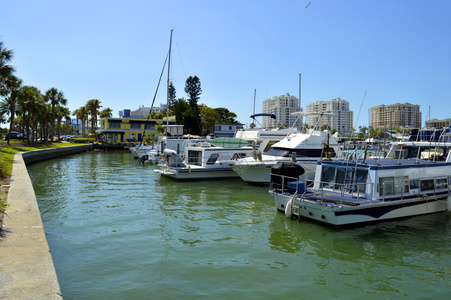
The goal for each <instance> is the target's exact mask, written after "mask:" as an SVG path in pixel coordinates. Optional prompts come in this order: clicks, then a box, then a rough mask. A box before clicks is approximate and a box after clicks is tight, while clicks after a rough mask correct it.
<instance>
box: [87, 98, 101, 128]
mask: <svg viewBox="0 0 451 300" xmlns="http://www.w3.org/2000/svg"><path fill="white" fill-rule="evenodd" d="M100 103H101V102H100V100H98V99H91V100H89V101H88V103H87V104H86V108H87V109H88V110H89V111H90V112H91V128H92V129H94V130H96V129H97V115H98V111H99V109H100V108H102V106H101V105H100Z"/></svg>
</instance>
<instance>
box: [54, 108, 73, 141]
mask: <svg viewBox="0 0 451 300" xmlns="http://www.w3.org/2000/svg"><path fill="white" fill-rule="evenodd" d="M69 115H70V111H69V108H67V107H64V106H60V105H58V106H57V107H55V116H56V120H57V123H56V124H57V125H58V131H57V132H58V141H60V129H61V120H62V119H64V118H66V119H67V118H70V116H69Z"/></svg>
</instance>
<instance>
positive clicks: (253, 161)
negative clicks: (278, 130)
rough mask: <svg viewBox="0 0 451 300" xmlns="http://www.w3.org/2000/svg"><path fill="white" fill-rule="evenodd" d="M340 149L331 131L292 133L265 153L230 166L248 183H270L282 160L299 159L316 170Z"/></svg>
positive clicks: (306, 166) (235, 162)
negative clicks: (275, 169) (272, 174)
mask: <svg viewBox="0 0 451 300" xmlns="http://www.w3.org/2000/svg"><path fill="white" fill-rule="evenodd" d="M328 139H329V141H328ZM340 151H341V150H340V148H339V146H338V143H337V141H336V139H335V137H334V136H332V135H329V132H327V131H318V130H314V129H311V130H308V131H307V132H306V133H294V134H290V135H288V136H287V137H286V138H284V139H283V140H281V141H280V142H278V143H275V144H274V145H272V148H271V150H269V151H268V152H266V153H265V154H261V155H259V156H257V157H255V156H253V157H246V158H243V159H239V160H236V161H232V162H230V167H231V168H232V169H233V171H235V172H236V173H237V174H238V175H239V176H240V177H241V178H242V179H243V180H244V181H246V182H248V183H260V184H261V183H265V184H268V183H269V181H270V171H271V168H272V167H273V166H274V165H275V164H277V163H278V162H281V161H285V162H288V161H292V160H295V161H296V162H297V163H300V164H302V166H303V167H304V168H305V169H306V170H307V171H314V170H315V168H316V163H317V161H319V160H321V159H322V158H324V157H326V156H327V155H328V156H329V157H335V156H337V155H338V154H339V153H340ZM309 179H311V180H313V178H309Z"/></svg>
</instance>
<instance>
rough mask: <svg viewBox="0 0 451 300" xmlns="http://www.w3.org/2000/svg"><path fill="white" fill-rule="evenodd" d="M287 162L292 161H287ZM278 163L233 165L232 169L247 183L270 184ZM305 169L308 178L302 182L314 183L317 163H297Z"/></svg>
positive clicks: (304, 178)
mask: <svg viewBox="0 0 451 300" xmlns="http://www.w3.org/2000/svg"><path fill="white" fill-rule="evenodd" d="M286 161H287V162H288V161H290V160H288V159H287V160H286ZM276 163H277V161H272V162H260V163H259V162H255V163H252V164H250V163H249V164H231V165H230V167H231V168H232V170H233V171H235V173H237V174H238V176H240V177H241V179H243V180H244V181H245V182H247V183H253V184H269V183H270V181H271V168H272V167H274V166H275V165H276ZM297 163H298V164H299V165H300V166H301V167H302V168H304V170H305V174H306V176H304V177H303V178H301V180H309V181H313V180H314V179H315V169H316V164H317V161H304V162H303V161H297Z"/></svg>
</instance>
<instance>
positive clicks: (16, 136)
mask: <svg viewBox="0 0 451 300" xmlns="http://www.w3.org/2000/svg"><path fill="white" fill-rule="evenodd" d="M22 137H23V136H22V134H21V133H18V132H11V138H10V140H12V139H21V138H22ZM7 139H8V133H7V134H6V135H5V137H4V138H3V140H4V141H6V140H7Z"/></svg>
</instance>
